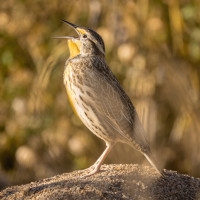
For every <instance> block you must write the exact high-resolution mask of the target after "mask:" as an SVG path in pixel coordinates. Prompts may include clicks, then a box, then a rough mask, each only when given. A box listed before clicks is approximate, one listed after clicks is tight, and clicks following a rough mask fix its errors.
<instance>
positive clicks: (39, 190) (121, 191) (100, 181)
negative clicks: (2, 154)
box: [0, 165, 200, 200]
mask: <svg viewBox="0 0 200 200" xmlns="http://www.w3.org/2000/svg"><path fill="white" fill-rule="evenodd" d="M85 174H87V170H82V171H74V172H72V173H65V174H61V175H58V176H54V177H51V178H47V179H44V180H40V181H37V182H32V183H29V184H26V185H21V186H12V187H9V188H6V189H5V190H3V191H1V192H0V199H4V200H5V199H6V200H7V199H9V200H12V199H15V200H16V199H23V200H26V199H28V200H30V199H38V200H40V199H51V200H60V199H76V200H78V199H81V200H82V199H134V200H135V199H139V200H142V199H154V200H165V199H172V200H179V199H180V200H189V199H200V179H199V178H193V177H190V176H187V175H182V174H178V173H177V172H174V171H168V170H164V174H165V175H164V176H163V177H161V176H160V175H159V174H157V172H156V171H155V170H154V169H152V168H151V167H148V166H140V165H103V166H102V167H101V171H100V172H99V173H98V174H96V175H93V176H90V177H83V176H84V175H85Z"/></svg>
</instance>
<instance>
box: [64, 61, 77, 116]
mask: <svg viewBox="0 0 200 200" xmlns="http://www.w3.org/2000/svg"><path fill="white" fill-rule="evenodd" d="M72 73H73V72H72V70H71V66H70V63H69V64H68V66H67V67H66V70H65V72H64V83H65V87H66V90H67V95H68V99H69V103H70V105H71V107H72V109H73V111H74V113H75V114H76V116H77V117H78V118H79V115H78V113H77V110H76V105H75V104H76V94H75V93H74V91H73V90H72V83H71V82H70V79H69V77H70V76H71V74H72Z"/></svg>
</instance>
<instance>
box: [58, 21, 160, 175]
mask: <svg viewBox="0 0 200 200" xmlns="http://www.w3.org/2000/svg"><path fill="white" fill-rule="evenodd" d="M64 22H65V23H67V24H68V25H70V26H72V27H73V28H74V29H75V30H76V32H77V33H78V34H79V37H77V38H76V37H68V36H64V37H57V38H67V39H69V40H68V46H69V49H70V58H69V59H68V60H67V62H66V65H65V71H64V84H65V86H66V89H67V93H68V97H69V99H70V103H71V105H72V107H73V110H74V111H75V113H76V115H77V116H78V117H79V118H80V119H81V121H82V122H83V123H84V124H85V126H86V127H87V128H88V129H89V130H90V131H91V132H93V133H94V134H95V135H96V136H97V137H99V138H101V139H103V140H104V141H105V142H106V145H107V148H106V150H105V151H104V152H103V154H102V155H101V156H100V158H99V159H98V160H97V161H96V163H95V164H94V165H93V166H91V168H90V172H89V174H88V175H92V174H94V173H96V172H98V171H99V169H100V166H101V164H102V163H103V161H104V159H105V158H106V155H107V154H108V153H109V151H110V149H111V148H112V147H113V145H114V144H115V143H117V142H122V143H127V144H128V145H130V146H132V147H133V148H135V149H137V150H138V151H140V152H141V153H143V154H144V156H145V157H146V158H147V159H148V161H149V162H150V163H151V165H152V166H153V167H154V168H155V169H156V170H157V171H158V172H159V173H160V171H159V170H158V169H157V167H156V166H155V164H154V159H153V157H152V154H151V151H150V147H149V144H148V142H147V140H146V138H145V133H144V129H143V126H142V124H141V122H140V120H139V118H138V115H137V112H136V110H135V108H134V106H133V104H132V102H131V100H130V99H129V97H128V95H127V94H126V93H125V91H124V90H123V88H122V87H121V85H120V83H119V82H118V80H117V79H116V77H115V76H114V75H113V73H112V72H111V70H110V68H109V67H108V65H107V63H106V60H105V47H104V42H103V40H102V38H101V37H100V35H98V34H97V33H96V32H95V31H93V30H91V29H89V28H86V27H79V26H76V25H74V24H71V23H69V22H67V21H64Z"/></svg>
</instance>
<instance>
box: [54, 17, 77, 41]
mask: <svg viewBox="0 0 200 200" xmlns="http://www.w3.org/2000/svg"><path fill="white" fill-rule="evenodd" d="M61 21H62V22H64V23H66V24H67V25H69V26H70V27H72V28H73V29H74V30H75V31H76V32H77V33H78V35H79V36H80V33H79V31H78V30H77V28H78V27H79V26H77V25H75V24H72V23H70V22H68V21H65V20H61ZM53 39H71V40H72V39H78V37H75V36H59V37H53Z"/></svg>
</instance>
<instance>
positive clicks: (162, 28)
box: [0, 0, 200, 189]
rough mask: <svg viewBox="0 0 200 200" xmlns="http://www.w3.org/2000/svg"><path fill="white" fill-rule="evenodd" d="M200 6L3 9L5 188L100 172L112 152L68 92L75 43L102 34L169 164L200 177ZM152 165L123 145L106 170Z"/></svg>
mask: <svg viewBox="0 0 200 200" xmlns="http://www.w3.org/2000/svg"><path fill="white" fill-rule="evenodd" d="M199 10H200V1H198V0H193V1H189V0H163V1H162V0H161V1H159V0H155V1H150V0H137V1H133V0H124V1H120V0H115V1H114V0H113V1H112V0H111V1H107V0H77V1H71V0H59V1H47V0H43V1H41V0H37V1H31V0H20V1H14V0H7V1H2V2H1V7H0V189H3V188H5V187H7V186H10V185H16V184H23V183H28V182H30V181H34V180H39V179H42V178H45V177H50V176H53V175H56V174H60V173H63V172H70V171H73V170H78V169H84V168H87V167H89V166H90V165H91V164H93V163H94V162H95V161H96V159H97V158H98V157H99V156H100V154H101V153H102V151H103V150H104V148H105V144H104V142H103V141H101V140H100V139H98V138H97V137H96V136H94V135H93V134H92V133H91V132H89V130H88V129H87V128H86V127H84V126H83V124H82V123H81V122H80V121H79V119H78V118H77V117H76V116H75V115H74V114H73V111H72V109H71V107H70V105H69V101H68V98H67V94H66V91H65V87H64V85H63V70H64V64H65V61H66V59H67V58H68V56H69V50H68V48H67V41H66V40H55V39H52V37H54V36H65V35H75V32H74V31H73V30H72V29H71V28H70V27H68V26H67V25H65V24H64V23H62V22H61V21H60V19H65V20H68V21H70V22H72V23H74V24H77V25H82V26H88V27H90V28H92V29H94V30H96V31H97V32H98V33H99V34H100V35H101V36H102V38H103V39H104V41H105V45H106V59H107V62H108V64H109V66H110V68H111V69H112V71H113V73H114V74H115V75H116V77H117V78H118V79H119V81H120V83H121V84H122V85H123V87H124V89H125V91H126V92H127V93H128V95H129V96H130V98H131V100H132V102H133V103H134V105H135V106H136V109H137V111H138V113H139V116H140V119H141V121H142V123H143V124H144V127H145V130H146V133H147V138H148V139H149V141H150V144H151V147H152V151H153V153H154V155H155V156H156V157H157V160H158V161H159V163H160V165H161V166H162V167H163V168H166V169H169V170H177V171H178V172H180V173H185V174H188V175H191V176H195V177H199V176H200V171H199V167H200V123H199V119H200V101H199V92H200V83H199V82H200V80H199V79H200V12H199ZM143 162H144V164H146V165H149V164H148V162H147V161H146V160H145V159H144V157H143V156H142V155H140V153H138V152H136V151H135V150H133V149H131V148H129V147H127V146H126V145H122V144H117V145H116V146H115V148H114V149H113V150H112V151H111V153H110V154H109V156H108V158H107V159H106V162H105V163H139V164H143Z"/></svg>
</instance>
